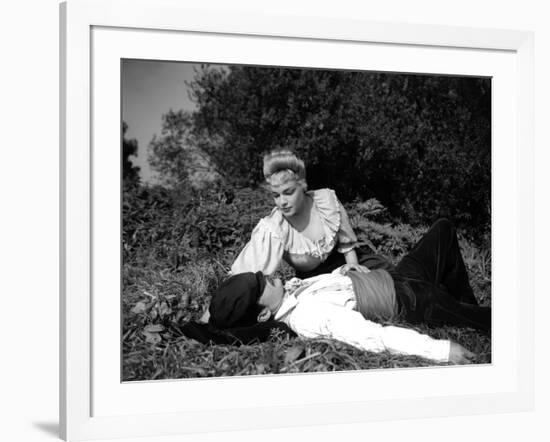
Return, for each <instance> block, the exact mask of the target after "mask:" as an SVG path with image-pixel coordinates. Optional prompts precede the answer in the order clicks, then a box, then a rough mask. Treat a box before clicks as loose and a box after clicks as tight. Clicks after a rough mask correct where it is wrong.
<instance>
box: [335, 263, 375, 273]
mask: <svg viewBox="0 0 550 442" xmlns="http://www.w3.org/2000/svg"><path fill="white" fill-rule="evenodd" d="M350 270H355V271H356V272H360V273H369V272H370V270H369V269H368V268H367V267H365V266H362V265H361V264H344V265H343V266H342V267H340V273H341V274H342V275H347V274H348V272H349V271H350Z"/></svg>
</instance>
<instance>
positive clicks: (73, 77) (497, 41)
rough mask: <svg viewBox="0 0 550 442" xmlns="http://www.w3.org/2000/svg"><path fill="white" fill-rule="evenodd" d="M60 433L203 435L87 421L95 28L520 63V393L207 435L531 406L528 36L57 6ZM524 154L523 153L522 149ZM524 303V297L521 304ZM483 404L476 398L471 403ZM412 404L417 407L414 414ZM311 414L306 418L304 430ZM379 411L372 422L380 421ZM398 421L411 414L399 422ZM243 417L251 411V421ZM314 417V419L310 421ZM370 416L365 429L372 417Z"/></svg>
mask: <svg viewBox="0 0 550 442" xmlns="http://www.w3.org/2000/svg"><path fill="white" fill-rule="evenodd" d="M60 23H61V29H60V64H61V65H60V91H61V96H60V112H61V115H60V116H61V118H60V125H61V126H60V142H61V153H60V238H61V239H60V257H61V258H60V260H61V262H60V322H61V323H60V345H61V347H60V428H61V435H62V437H63V438H65V439H66V440H75V439H91V438H107V437H109V438H113V437H124V436H148V435H158V436H160V435H167V434H174V433H184V432H198V431H204V429H202V430H201V429H200V426H199V425H196V424H194V425H190V422H200V421H201V420H203V422H204V418H205V413H204V412H201V411H196V412H192V413H164V414H155V415H147V416H143V415H140V416H139V420H137V419H136V416H132V415H125V416H112V417H111V416H109V417H92V416H91V408H92V407H91V400H92V397H91V389H92V383H93V377H92V374H93V373H92V370H91V364H92V359H91V358H92V354H91V345H92V342H91V336H92V335H91V325H92V321H91V316H90V315H91V302H92V300H91V293H92V287H91V283H92V280H91V214H92V208H91V204H90V202H91V195H92V192H93V190H94V189H93V186H92V185H91V151H90V146H91V133H92V132H91V121H90V115H91V106H92V97H91V87H90V81H91V78H90V72H91V59H90V55H91V40H90V35H91V28H92V27H93V26H109V27H118V28H133V29H156V30H172V31H177V30H182V31H191V32H201V33H216V34H220V33H221V34H233V35H255V36H271V37H293V38H305V39H321V40H331V41H354V42H371V43H372V42H374V43H384V44H397V45H414V46H419V47H424V46H436V47H453V48H470V49H472V48H473V49H491V50H506V51H514V52H515V53H516V57H517V68H518V75H517V80H518V81H517V91H518V94H517V109H516V113H517V142H516V156H517V172H518V182H517V201H516V202H515V203H516V207H517V211H516V213H515V214H514V215H515V216H516V222H517V226H518V228H517V231H516V232H514V233H515V235H514V238H513V240H511V250H512V251H514V250H515V251H517V254H518V257H519V258H518V260H517V262H518V265H519V269H518V271H519V275H521V279H522V288H523V291H522V294H521V301H522V302H521V303H517V305H518V309H519V311H518V318H519V320H520V323H519V330H520V334H521V335H520V336H519V337H518V341H519V343H520V345H519V348H518V349H517V351H518V358H517V361H518V365H517V372H518V382H517V384H516V385H513V386H511V388H510V392H507V393H499V394H490V395H479V396H480V398H481V396H483V398H482V399H484V400H478V401H473V398H472V396H471V395H470V396H467V397H466V396H464V397H456V396H455V397H452V398H445V399H444V400H442V399H434V398H430V399H427V398H416V399H414V401H413V400H399V401H398V400H384V401H364V402H353V403H332V404H322V405H318V404H307V403H306V401H304V404H303V405H301V406H293V407H288V406H285V407H262V408H261V409H255V411H254V412H253V413H251V415H250V417H252V418H254V417H258V419H256V420H254V419H250V420H248V419H247V422H246V423H245V424H243V423H239V422H240V421H239V419H235V418H236V416H238V415H240V414H241V413H242V410H233V409H225V410H218V411H216V413H217V414H216V422H212V421H211V420H210V422H209V424H208V426H207V427H206V428H207V431H225V430H237V429H245V428H247V429H252V428H272V427H273V426H274V424H273V423H271V422H270V419H266V416H268V417H269V416H270V415H272V413H273V412H276V413H277V414H278V415H297V414H301V416H302V418H301V419H299V420H296V419H293V420H292V419H291V420H289V421H288V422H286V423H285V425H287V426H292V425H302V426H303V425H319V424H333V423H351V422H363V421H366V420H380V419H389V418H400V417H409V418H412V417H425V416H447V415H449V414H473V413H482V412H502V411H519V410H528V409H532V406H533V358H534V350H533V344H534V334H533V330H534V328H533V299H534V286H533V283H534V278H533V266H534V261H533V244H534V241H533V239H534V237H533V228H532V227H533V211H534V210H533V208H534V206H533V194H534V186H533V177H532V176H533V174H532V171H533V152H534V143H533V120H534V118H533V96H534V94H533V35H532V33H529V32H519V31H498V30H483V29H471V28H453V27H446V26H432V25H410V24H396V23H375V22H365V21H360V20H343V19H323V18H314V17H303V16H301V17H298V16H282V15H279V16H276V15H273V14H263V15H252V14H249V15H243V14H238V13H235V12H231V11H209V10H206V9H205V10H198V9H190V8H187V7H185V6H184V5H182V4H181V2H176V1H173V0H160V1H158V0H157V1H145V0H142V1H132V2H127V1H124V0H109V1H106V0H99V1H98V0H70V1H68V2H66V3H62V4H61V6H60ZM519 146H521V149H520V147H519ZM516 296H517V295H516ZM476 398H477V396H476ZM413 404H414V407H413V406H412V405H413ZM304 409H307V411H308V413H307V415H308V416H309V417H308V418H304V413H303V412H304ZM373 410H376V411H375V412H373ZM396 410H405V411H404V412H401V411H400V412H397V413H396ZM247 412H248V411H247ZM312 416H313V417H312ZM366 416H368V418H367V417H366Z"/></svg>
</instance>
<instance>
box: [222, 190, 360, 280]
mask: <svg viewBox="0 0 550 442" xmlns="http://www.w3.org/2000/svg"><path fill="white" fill-rule="evenodd" d="M307 194H308V195H309V196H310V197H311V198H312V199H313V203H314V204H315V208H316V209H317V212H318V213H319V216H320V219H321V224H322V227H323V228H322V235H321V237H319V238H316V239H315V240H312V239H310V238H308V237H306V236H305V235H303V234H301V233H300V232H298V231H297V230H296V229H295V228H294V227H292V225H291V224H290V223H289V222H288V221H287V220H286V218H285V217H284V216H283V214H282V212H281V211H280V210H279V209H278V208H277V207H275V208H274V209H273V210H272V211H271V213H270V214H269V215H268V216H266V217H265V218H262V219H261V220H260V221H259V222H258V224H257V225H256V227H255V228H254V230H253V231H252V235H251V238H250V241H249V242H248V244H246V246H245V247H244V248H243V250H242V251H241V253H240V254H239V256H237V259H236V260H235V262H234V263H233V265H232V266H231V273H232V274H237V273H242V272H257V271H261V272H263V273H264V274H266V275H271V274H272V273H274V272H275V271H276V270H277V269H278V268H279V266H280V264H281V260H282V259H284V260H285V261H287V262H288V263H289V264H290V265H291V266H292V267H294V268H295V269H296V270H299V271H309V270H312V269H314V268H315V267H317V266H318V265H319V264H320V263H321V262H323V261H324V260H325V259H326V258H327V257H328V255H329V254H330V253H331V252H332V251H333V250H334V248H335V247H336V250H337V251H338V252H340V253H347V252H349V251H350V250H352V249H353V248H354V247H355V244H356V243H357V237H356V236H355V233H354V232H353V229H352V228H351V225H350V222H349V218H348V215H347V213H346V210H345V209H344V206H342V203H340V201H339V200H338V198H337V197H336V193H335V192H334V190H332V189H319V190H313V191H309V192H307Z"/></svg>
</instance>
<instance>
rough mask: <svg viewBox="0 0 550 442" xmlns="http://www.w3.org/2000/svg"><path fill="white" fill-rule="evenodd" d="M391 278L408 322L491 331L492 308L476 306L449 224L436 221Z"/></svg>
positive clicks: (393, 271)
mask: <svg viewBox="0 0 550 442" xmlns="http://www.w3.org/2000/svg"><path fill="white" fill-rule="evenodd" d="M390 274H391V275H392V277H393V280H394V285H395V293H396V298H397V304H398V308H399V313H400V316H401V317H402V318H403V319H405V320H406V321H407V322H411V323H415V322H425V323H428V324H432V325H442V324H449V325H454V326H458V327H472V328H476V329H479V330H483V331H486V332H489V331H490V330H491V308H490V307H481V306H479V305H478V303H477V300H476V298H475V296H474V293H473V291H472V287H471V286H470V281H469V278H468V273H467V271H466V267H465V265H464V260H463V259H462V255H461V253H460V249H459V246H458V240H457V237H456V229H455V228H454V226H453V225H452V223H451V222H450V221H449V220H446V219H440V220H438V221H436V222H435V223H434V224H433V225H432V227H431V228H430V230H428V232H427V233H426V234H425V235H424V236H423V237H422V239H421V240H420V241H419V242H418V243H417V244H416V245H415V246H414V247H413V249H412V250H411V251H410V252H409V253H408V254H407V255H405V256H404V257H403V259H402V260H401V261H400V262H399V264H397V266H396V268H395V269H394V270H391V271H390Z"/></svg>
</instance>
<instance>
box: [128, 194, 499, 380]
mask: <svg viewBox="0 0 550 442" xmlns="http://www.w3.org/2000/svg"><path fill="white" fill-rule="evenodd" d="M132 192H133V193H130V192H126V193H125V205H124V232H123V233H124V236H123V238H124V243H123V252H124V264H123V275H122V276H123V294H122V310H123V311H122V313H123V330H122V354H123V367H122V379H123V380H124V381H138V380H153V379H179V378H196V377H216V376H244V375H258V374H284V373H302V372H333V371H347V370H367V369H380V368H406V367H424V366H433V365H446V364H437V363H434V362H433V361H431V360H426V359H422V358H419V357H415V356H403V355H394V354H390V353H389V352H383V353H371V352H364V351H361V350H358V349H356V348H354V347H352V346H349V345H346V344H343V343H340V342H335V341H331V340H328V339H315V340H304V339H300V338H293V339H290V338H285V337H283V336H273V337H272V339H271V340H270V341H268V342H265V343H259V344H254V345H245V346H241V347H238V348H237V347H234V346H227V345H203V344H200V343H198V342H196V341H194V340H192V339H188V338H186V337H185V336H184V335H183V334H182V332H181V330H180V325H181V324H182V323H183V322H186V321H191V320H198V319H199V318H200V317H201V315H202V313H203V312H204V310H205V309H206V306H207V305H208V303H209V299H210V294H211V293H212V291H213V290H214V289H215V288H216V287H217V286H218V284H219V283H220V281H221V280H222V279H223V278H224V277H225V275H226V274H227V271H228V269H229V265H230V264H231V262H232V260H233V259H234V256H235V254H236V253H238V251H239V250H240V248H241V247H242V246H243V244H244V241H245V240H246V238H247V237H248V236H249V234H250V231H251V230H252V227H253V225H254V223H255V222H256V221H257V220H258V219H259V218H260V217H261V216H264V215H265V214H266V213H268V211H269V201H268V200H266V199H265V196H264V195H261V194H259V193H258V192H256V191H251V190H249V189H246V190H244V191H242V192H241V193H236V194H235V195H233V196H231V198H227V197H226V196H223V195H222V196H220V192H219V191H217V190H216V189H213V190H211V191H210V192H206V193H203V194H201V195H198V196H197V195H192V196H191V197H189V198H188V199H187V200H184V201H183V202H182V198H181V195H179V196H178V200H177V204H176V203H174V201H173V199H172V198H173V195H170V194H169V193H167V192H165V191H162V192H154V191H147V192H143V191H142V192H141V193H140V192H139V191H136V190H135V189H134V190H133V191H132ZM226 194H227V192H225V193H224V195H226ZM224 198H225V199H224ZM262 198H264V199H262ZM153 203H154V204H153ZM251 208H252V209H251ZM347 208H348V213H349V215H350V219H351V222H352V224H353V227H354V229H355V231H356V233H357V234H358V237H359V239H360V241H362V242H363V243H364V244H368V247H370V248H371V249H373V250H374V251H377V252H379V253H382V254H384V255H386V256H388V257H390V259H392V260H393V261H394V262H395V261H397V260H398V259H399V258H400V257H401V256H402V255H403V253H405V252H406V250H408V248H409V247H410V246H412V244H414V242H415V241H416V240H418V239H419V238H420V237H421V235H422V233H423V232H424V231H425V228H412V227H411V226H408V225H406V224H399V223H394V222H392V221H391V220H390V219H389V218H388V217H387V215H386V214H385V211H384V209H383V208H381V206H380V205H379V204H376V202H373V201H372V200H370V201H369V202H365V203H357V204H354V205H350V206H348V207H347ZM240 213H246V214H247V217H246V219H241V217H240V215H239V214H240ZM220 220H221V221H220ZM220 226H223V228H221V227H220ZM228 226H229V227H230V228H228ZM460 246H461V249H462V252H463V256H464V260H465V263H466V266H467V268H468V270H469V274H470V276H471V283H472V287H473V290H474V293H475V295H476V297H477V299H478V300H479V301H480V303H481V304H483V305H489V304H490V302H491V275H490V272H491V256H490V247H489V246H488V245H486V246H485V247H477V246H475V245H474V244H472V243H471V242H469V241H467V240H466V239H464V238H461V239H460ZM291 275H292V270H291V269H290V268H289V267H288V266H284V267H283V269H282V271H281V276H283V277H284V278H288V277H290V276H291ZM402 325H403V326H407V327H411V326H410V325H409V324H402ZM414 328H415V329H417V330H418V331H420V332H422V333H426V334H429V335H431V336H433V337H435V338H439V339H452V340H454V341H456V342H458V343H460V344H462V345H463V346H465V347H466V348H468V349H469V350H471V351H473V352H474V353H476V354H477V359H476V360H475V363H490V362H491V339H490V337H489V336H487V335H485V334H483V333H479V332H477V331H475V330H471V329H459V328H456V327H428V326H426V325H420V326H416V327H414Z"/></svg>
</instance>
